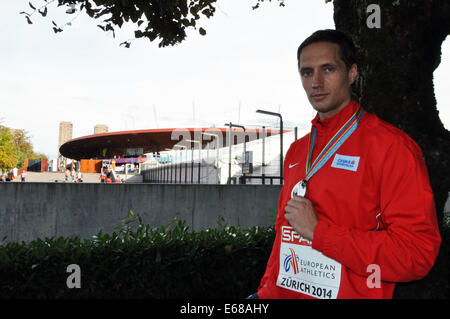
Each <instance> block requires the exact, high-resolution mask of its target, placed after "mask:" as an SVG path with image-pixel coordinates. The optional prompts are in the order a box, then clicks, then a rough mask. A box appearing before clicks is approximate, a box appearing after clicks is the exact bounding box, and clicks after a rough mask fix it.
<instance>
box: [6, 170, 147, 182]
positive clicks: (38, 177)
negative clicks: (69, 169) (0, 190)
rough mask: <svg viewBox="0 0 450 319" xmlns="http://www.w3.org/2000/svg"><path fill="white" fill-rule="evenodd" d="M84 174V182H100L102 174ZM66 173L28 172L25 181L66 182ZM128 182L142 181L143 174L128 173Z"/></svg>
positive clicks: (18, 180) (16, 180)
mask: <svg viewBox="0 0 450 319" xmlns="http://www.w3.org/2000/svg"><path fill="white" fill-rule="evenodd" d="M82 174H83V183H100V174H99V173H82ZM64 178H65V175H64V173H57V172H42V173H38V172H27V177H26V178H25V182H46V183H48V182H55V181H56V182H58V183H60V182H62V183H65V180H64ZM120 178H125V175H120ZM20 181H21V180H20V176H17V177H16V179H15V180H13V182H19V183H20ZM127 182H128V183H142V176H141V175H136V176H133V175H128V180H127ZM68 183H72V177H70V176H69V181H68Z"/></svg>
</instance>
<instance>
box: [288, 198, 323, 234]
mask: <svg viewBox="0 0 450 319" xmlns="http://www.w3.org/2000/svg"><path fill="white" fill-rule="evenodd" d="M284 211H285V214H284V218H286V220H287V221H288V223H289V224H290V225H291V226H292V228H294V230H295V231H296V232H297V233H298V234H299V235H300V236H302V237H304V238H306V239H308V240H311V241H312V240H313V239H314V230H315V229H316V226H317V221H318V218H317V213H316V210H315V209H314V207H313V205H312V203H311V201H310V200H309V199H307V198H304V197H300V196H294V198H292V199H291V200H290V201H288V202H287V205H286V207H285V209H284Z"/></svg>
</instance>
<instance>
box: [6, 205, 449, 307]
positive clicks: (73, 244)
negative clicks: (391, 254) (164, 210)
mask: <svg viewBox="0 0 450 319" xmlns="http://www.w3.org/2000/svg"><path fill="white" fill-rule="evenodd" d="M441 235H442V238H443V245H442V246H441V250H440V253H439V257H438V259H437V261H436V264H435V265H434V267H433V269H432V271H431V272H430V274H429V275H428V276H427V277H425V279H423V280H419V281H416V282H411V283H405V284H398V285H397V288H396V290H395V292H394V298H448V297H449V292H450V287H449V282H448V278H449V269H450V264H449V260H450V251H449V246H448V244H447V243H448V242H449V240H450V236H449V235H450V230H449V229H448V228H445V229H444V231H443V233H442V234H441ZM274 238H275V232H274V228H273V227H250V228H242V227H228V226H227V225H226V224H225V223H224V221H223V220H221V221H219V223H218V227H217V229H209V230H205V231H201V232H191V231H190V230H189V229H188V227H187V226H186V225H185V223H184V222H182V221H177V220H174V221H173V222H172V223H171V224H169V225H168V226H167V227H160V228H150V226H149V225H144V224H143V223H142V220H141V218H139V217H136V216H134V215H133V213H132V212H130V217H129V218H128V219H126V220H124V221H123V225H122V227H120V228H119V229H117V231H116V232H113V233H112V234H102V233H99V234H98V235H97V236H94V237H93V238H92V239H90V240H80V239H79V238H78V237H70V238H63V237H60V238H46V239H44V240H42V239H38V240H35V241H32V242H30V243H24V242H22V243H6V244H3V245H1V246H0V299H4V298H156V299H162V298H164V299H166V298H167V299H169V298H170V299H172V298H183V299H184V298H245V297H246V296H248V295H249V294H251V293H253V292H255V291H256V288H257V287H258V285H259V281H260V280H261V277H262V275H263V273H264V270H265V267H266V263H267V260H268V258H269V255H270V252H271V249H272V245H273V241H274ZM70 264H77V265H79V266H80V269H81V288H79V289H78V288H72V289H69V288H68V287H67V284H66V280H67V278H68V277H69V276H70V275H71V273H68V272H67V271H66V270H67V266H68V265H70Z"/></svg>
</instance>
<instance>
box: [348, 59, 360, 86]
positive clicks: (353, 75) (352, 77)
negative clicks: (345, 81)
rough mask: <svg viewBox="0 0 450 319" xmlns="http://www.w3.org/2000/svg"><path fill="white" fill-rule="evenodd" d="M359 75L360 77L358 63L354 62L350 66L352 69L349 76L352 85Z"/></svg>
mask: <svg viewBox="0 0 450 319" xmlns="http://www.w3.org/2000/svg"><path fill="white" fill-rule="evenodd" d="M357 77H358V66H357V65H356V63H353V65H352V66H351V67H350V70H348V78H349V80H350V85H352V84H353V83H355V81H356V78H357Z"/></svg>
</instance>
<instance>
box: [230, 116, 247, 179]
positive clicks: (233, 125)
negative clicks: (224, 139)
mask: <svg viewBox="0 0 450 319" xmlns="http://www.w3.org/2000/svg"><path fill="white" fill-rule="evenodd" d="M225 125H227V126H229V127H230V130H229V133H228V140H229V141H230V146H229V152H228V154H229V159H228V184H230V183H231V145H232V142H231V128H232V127H240V128H242V129H243V130H244V154H245V151H246V149H245V141H246V136H245V127H244V126H242V125H237V124H233V123H231V122H230V123H225ZM244 175H245V174H244Z"/></svg>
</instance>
